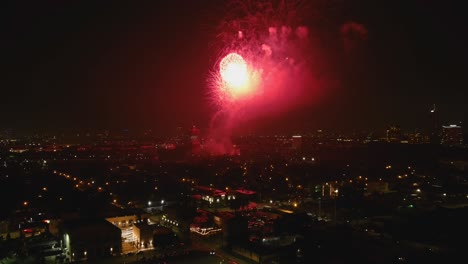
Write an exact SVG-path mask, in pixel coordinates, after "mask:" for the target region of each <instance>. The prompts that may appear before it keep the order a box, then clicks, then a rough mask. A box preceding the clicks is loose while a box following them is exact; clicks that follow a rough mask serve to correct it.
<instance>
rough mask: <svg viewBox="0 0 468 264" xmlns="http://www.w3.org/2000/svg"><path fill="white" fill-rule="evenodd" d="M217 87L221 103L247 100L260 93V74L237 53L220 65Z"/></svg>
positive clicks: (216, 79)
mask: <svg viewBox="0 0 468 264" xmlns="http://www.w3.org/2000/svg"><path fill="white" fill-rule="evenodd" d="M216 75H217V76H216V78H215V87H216V88H217V91H216V94H217V95H218V99H219V100H220V102H222V103H224V102H225V101H227V102H229V103H233V102H235V101H240V100H246V99H248V98H250V97H251V96H253V95H254V94H255V93H256V92H257V91H258V74H257V72H256V71H255V70H254V69H252V67H251V66H249V64H248V63H247V61H245V60H244V58H243V57H242V56H241V55H239V54H237V53H229V54H228V55H226V56H224V58H223V59H221V62H220V63H219V72H218V73H216Z"/></svg>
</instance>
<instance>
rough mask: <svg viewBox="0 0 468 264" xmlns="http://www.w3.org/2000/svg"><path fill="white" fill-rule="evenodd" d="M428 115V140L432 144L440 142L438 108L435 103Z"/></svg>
mask: <svg viewBox="0 0 468 264" xmlns="http://www.w3.org/2000/svg"><path fill="white" fill-rule="evenodd" d="M430 115H431V129H430V132H431V136H430V141H431V143H432V144H439V143H440V125H439V110H438V109H437V108H436V105H435V104H434V106H433V107H432V109H431V111H430Z"/></svg>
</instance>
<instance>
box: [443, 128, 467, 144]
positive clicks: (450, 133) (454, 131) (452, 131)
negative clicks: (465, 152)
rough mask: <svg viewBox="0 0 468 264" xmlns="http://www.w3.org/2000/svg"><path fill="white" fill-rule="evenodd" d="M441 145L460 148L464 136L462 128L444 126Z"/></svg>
mask: <svg viewBox="0 0 468 264" xmlns="http://www.w3.org/2000/svg"><path fill="white" fill-rule="evenodd" d="M441 144H443V145H450V146H459V145H462V144H463V134H462V128H461V126H457V125H449V126H442V139H441Z"/></svg>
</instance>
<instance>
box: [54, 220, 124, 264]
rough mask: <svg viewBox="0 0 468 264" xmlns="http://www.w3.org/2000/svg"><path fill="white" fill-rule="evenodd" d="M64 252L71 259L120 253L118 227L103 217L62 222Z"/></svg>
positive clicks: (120, 244)
mask: <svg viewBox="0 0 468 264" xmlns="http://www.w3.org/2000/svg"><path fill="white" fill-rule="evenodd" d="M62 232H63V237H64V243H65V247H66V253H67V255H68V257H69V258H70V259H71V260H80V259H93V258H98V257H103V256H109V255H112V254H116V253H120V252H121V248H122V241H121V230H120V228H118V227H116V226H114V225H113V224H111V223H109V222H108V221H106V220H105V219H77V220H72V221H67V222H65V223H63V227H62Z"/></svg>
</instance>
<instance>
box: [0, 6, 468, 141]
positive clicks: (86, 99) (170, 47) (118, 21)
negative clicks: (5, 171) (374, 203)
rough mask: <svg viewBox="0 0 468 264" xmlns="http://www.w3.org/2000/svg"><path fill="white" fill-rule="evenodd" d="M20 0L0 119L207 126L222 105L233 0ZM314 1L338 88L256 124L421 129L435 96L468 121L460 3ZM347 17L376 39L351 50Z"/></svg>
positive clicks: (314, 26)
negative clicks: (226, 28) (220, 56)
mask: <svg viewBox="0 0 468 264" xmlns="http://www.w3.org/2000/svg"><path fill="white" fill-rule="evenodd" d="M12 2H14V3H13V4H11V5H6V4H2V5H4V6H2V8H0V9H1V10H2V11H0V12H1V25H0V29H1V30H0V32H1V34H2V37H1V41H0V50H1V51H0V54H1V60H2V65H3V67H2V68H3V69H2V73H3V77H2V78H1V79H0V85H1V87H2V89H1V98H2V99H1V103H0V120H1V123H0V128H13V129H15V130H45V131H51V130H74V129H83V128H91V129H106V128H111V129H117V128H119V129H120V128H135V129H146V128H152V129H154V130H156V131H159V132H160V133H161V134H164V133H168V132H172V131H174V130H175V128H176V127H177V126H183V127H188V126H190V125H192V124H198V125H199V126H201V127H206V126H207V124H208V120H209V119H210V117H211V116H212V115H213V113H214V111H215V109H213V106H212V105H210V104H209V99H208V98H207V93H208V91H207V89H208V88H206V82H205V80H206V78H207V75H208V72H209V70H210V69H211V68H212V67H213V64H214V62H215V60H216V55H217V54H216V53H215V51H214V49H213V47H215V46H216V45H215V44H216V41H217V40H216V25H217V24H218V23H219V20H220V19H221V18H222V17H223V12H224V9H223V6H224V4H223V2H224V1H216V0H212V1H208V0H200V1H199V0H193V1H190V0H187V1H182V0H181V1H12ZM313 2H314V3H313V4H311V5H312V6H316V8H314V10H316V11H317V10H318V13H319V14H310V17H311V18H310V19H309V20H307V21H308V22H307V23H308V25H307V26H309V27H310V29H311V33H312V34H311V37H314V38H315V39H318V40H319V42H320V43H321V45H320V52H321V53H323V56H321V57H320V59H321V60H325V61H326V63H325V62H324V64H326V65H327V71H329V72H328V76H331V77H332V79H333V80H334V81H336V82H337V83H339V85H337V86H336V87H333V89H329V90H327V89H325V88H324V90H323V91H321V94H322V97H321V98H320V100H317V101H315V102H314V103H313V104H310V105H305V106H301V107H300V108H295V109H290V111H288V112H287V113H284V114H281V115H274V116H269V117H267V118H262V122H258V120H256V121H255V122H252V123H253V124H256V125H258V126H259V129H260V130H261V128H263V129H275V128H278V127H281V128H282V129H281V130H282V131H283V132H288V131H291V132H292V131H297V130H304V129H315V128H330V129H356V128H365V129H375V130H383V129H384V127H385V126H386V125H388V124H390V123H397V124H400V125H401V126H402V127H403V128H406V129H414V128H417V127H426V126H427V124H428V117H427V112H428V110H429V109H430V107H431V106H432V104H433V103H436V104H437V105H438V107H439V109H440V113H441V120H442V121H443V123H454V122H457V121H464V120H466V119H467V115H468V104H467V103H466V100H467V98H468V96H467V92H466V91H467V88H468V74H467V72H468V51H467V49H466V47H467V46H468V45H467V44H468V41H467V36H466V35H467V34H466V32H467V30H466V29H467V25H468V23H467V20H468V19H467V16H466V15H465V14H464V13H463V11H464V9H463V8H462V3H461V2H462V1H458V2H459V3H455V1H453V2H452V1H422V0H421V1H371V0H368V1H340V0H337V1H323V0H317V1H313ZM321 2H327V4H326V5H323V4H320V3H321ZM350 21H353V22H356V23H358V24H361V25H363V26H364V27H365V29H366V30H367V36H366V37H365V38H363V39H360V41H359V43H357V44H356V47H355V48H354V49H353V50H352V51H351V52H346V51H344V49H343V45H342V44H343V36H342V35H341V34H340V27H341V26H342V25H343V24H344V23H347V22H350ZM249 126H250V127H252V129H253V130H255V125H252V124H249Z"/></svg>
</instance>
